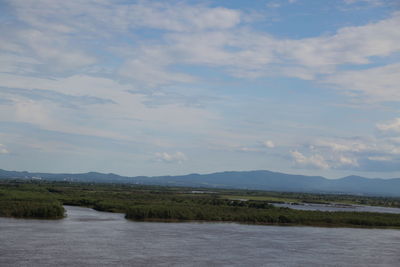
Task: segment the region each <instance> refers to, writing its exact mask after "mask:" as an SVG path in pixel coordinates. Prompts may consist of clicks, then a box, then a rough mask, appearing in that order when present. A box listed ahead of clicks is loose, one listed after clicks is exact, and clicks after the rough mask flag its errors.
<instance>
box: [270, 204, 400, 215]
mask: <svg viewBox="0 0 400 267" xmlns="http://www.w3.org/2000/svg"><path fill="white" fill-rule="evenodd" d="M273 205H274V206H276V207H286V208H291V209H295V210H319V211H349V212H378V213H395V214H400V209H399V208H387V207H379V206H364V205H343V204H314V203H300V204H298V203H295V204H290V203H273Z"/></svg>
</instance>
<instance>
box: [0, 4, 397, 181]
mask: <svg viewBox="0 0 400 267" xmlns="http://www.w3.org/2000/svg"><path fill="white" fill-rule="evenodd" d="M0 27H1V29H0V32H1V34H0V168H1V169H6V170H27V171H41V172H73V173H77V172H87V171H98V172H106V173H109V172H113V173H117V174H121V175H129V176H136V175H167V174H170V175H176V174H187V173H211V172H217V171H228V170H229V171H231V170H236V171H239V170H272V171H280V172H286V173H296V174H307V175H322V176H325V177H328V178H338V177H342V176H346V175H350V174H354V175H362V176H366V177H382V178H389V177H400V3H399V1H397V0H393V1H391V0H325V1H321V0H281V1H278V0H276V1H267V0H264V1H258V0H254V1H234V0H225V1H224V0H222V1H221V0H219V1H159V2H157V1H125V0H123V1H122V0H121V1H113V0H96V1H89V0H82V1H75V0H71V1H61V0H59V1H58V0H32V1H30V0H12V1H0Z"/></svg>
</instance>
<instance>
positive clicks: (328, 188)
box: [0, 169, 400, 196]
mask: <svg viewBox="0 0 400 267" xmlns="http://www.w3.org/2000/svg"><path fill="white" fill-rule="evenodd" d="M1 178H3V179H37V180H48V181H74V182H98V183H130V184H146V185H171V186H191V187H212V188H235V189H255V190H270V191H287V192H314V193H345V194H366V195H387V196H400V178H395V179H379V178H374V179H371V178H364V177H360V176H347V177H344V178H340V179H327V178H324V177H322V176H305V175H293V174H285V173H278V172H271V171H264V170H261V171H229V172H217V173H211V174H188V175H178V176H155V177H147V176H136V177H126V176H120V175H117V174H113V173H109V174H104V173H98V172H88V173H79V174H68V173H61V174H52V173H31V172H25V171H24V172H18V171H6V170H1V169H0V179H1Z"/></svg>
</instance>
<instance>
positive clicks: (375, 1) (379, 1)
mask: <svg viewBox="0 0 400 267" xmlns="http://www.w3.org/2000/svg"><path fill="white" fill-rule="evenodd" d="M343 1H344V2H345V3H346V4H347V5H352V4H356V3H367V4H371V5H374V6H380V5H383V4H384V3H385V2H384V1H383V0H343Z"/></svg>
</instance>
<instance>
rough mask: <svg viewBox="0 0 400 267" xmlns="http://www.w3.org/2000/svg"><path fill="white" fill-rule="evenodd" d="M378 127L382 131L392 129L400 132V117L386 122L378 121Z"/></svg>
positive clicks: (391, 130)
mask: <svg viewBox="0 0 400 267" xmlns="http://www.w3.org/2000/svg"><path fill="white" fill-rule="evenodd" d="M376 127H377V128H378V129H379V130H380V131H384V132H387V131H390V132H396V133H400V118H396V119H394V120H392V121H389V122H386V123H378V124H377V125H376Z"/></svg>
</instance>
